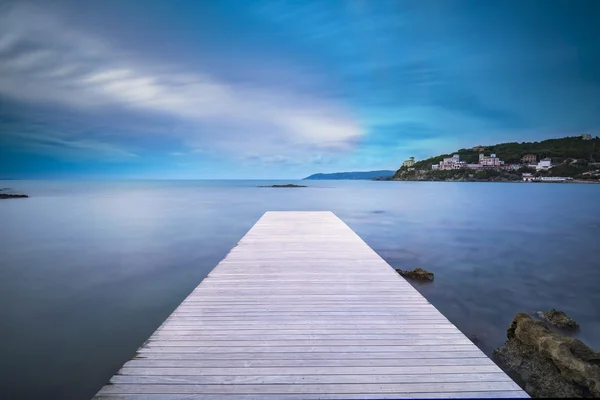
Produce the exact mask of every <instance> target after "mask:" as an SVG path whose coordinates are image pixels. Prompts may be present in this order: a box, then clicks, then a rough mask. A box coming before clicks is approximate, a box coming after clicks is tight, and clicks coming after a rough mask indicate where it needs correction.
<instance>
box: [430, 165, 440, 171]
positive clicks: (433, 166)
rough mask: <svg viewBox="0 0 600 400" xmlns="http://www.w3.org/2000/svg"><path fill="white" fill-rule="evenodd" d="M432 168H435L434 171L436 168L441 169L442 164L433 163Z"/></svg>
mask: <svg viewBox="0 0 600 400" xmlns="http://www.w3.org/2000/svg"><path fill="white" fill-rule="evenodd" d="M431 169H432V170H434V171H436V170H438V169H440V165H439V164H433V165H432V166H431Z"/></svg>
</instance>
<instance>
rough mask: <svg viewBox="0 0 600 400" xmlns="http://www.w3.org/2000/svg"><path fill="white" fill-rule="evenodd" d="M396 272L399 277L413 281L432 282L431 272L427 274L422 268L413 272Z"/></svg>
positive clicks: (399, 270) (398, 270)
mask: <svg viewBox="0 0 600 400" xmlns="http://www.w3.org/2000/svg"><path fill="white" fill-rule="evenodd" d="M396 272H398V273H399V274H400V275H402V276H404V277H406V278H410V279H415V280H419V281H432V280H433V272H429V271H427V270H424V269H422V268H415V269H413V270H402V269H397V270H396Z"/></svg>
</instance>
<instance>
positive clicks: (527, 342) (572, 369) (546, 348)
mask: <svg viewBox="0 0 600 400" xmlns="http://www.w3.org/2000/svg"><path fill="white" fill-rule="evenodd" d="M506 336H507V337H508V341H507V342H506V343H504V346H502V347H501V348H499V349H496V350H494V354H496V355H497V356H498V358H499V359H500V360H501V361H503V362H504V363H506V364H507V365H508V366H509V367H510V368H512V369H513V370H515V371H516V372H517V373H518V374H519V375H521V378H523V380H524V381H525V382H526V387H525V390H526V391H527V392H528V393H529V394H530V395H532V396H534V397H600V352H597V351H594V350H592V349H590V348H589V347H588V346H586V345H585V344H584V343H583V342H582V341H580V340H579V339H575V338H572V337H568V336H564V335H561V334H559V333H556V332H553V331H551V330H550V329H549V328H548V327H546V326H545V325H544V323H543V322H541V321H534V320H533V319H532V318H531V317H530V316H529V315H527V314H524V313H519V314H517V315H516V316H515V319H514V320H513V322H512V323H511V324H510V326H509V328H508V330H507V334H506Z"/></svg>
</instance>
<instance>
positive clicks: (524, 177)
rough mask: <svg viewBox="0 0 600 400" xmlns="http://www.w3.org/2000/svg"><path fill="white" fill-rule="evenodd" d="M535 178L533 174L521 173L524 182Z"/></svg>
mask: <svg viewBox="0 0 600 400" xmlns="http://www.w3.org/2000/svg"><path fill="white" fill-rule="evenodd" d="M534 179H535V176H533V174H530V173H529V172H525V173H523V180H524V181H525V182H531V181H533V180H534Z"/></svg>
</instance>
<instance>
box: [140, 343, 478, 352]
mask: <svg viewBox="0 0 600 400" xmlns="http://www.w3.org/2000/svg"><path fill="white" fill-rule="evenodd" d="M474 347H475V345H474V344H473V343H470V344H459V345H446V344H439V343H438V344H436V345H431V346H427V345H422V346H414V345H413V346H398V345H394V346H389V345H388V346H366V345H363V346H276V347H275V346H272V347H270V348H269V347H266V348H265V351H269V352H272V353H336V352H341V353H378V352H384V353H386V352H392V353H393V352H410V353H413V354H421V353H424V352H428V351H432V352H440V351H469V350H472V349H473V348H474ZM256 348H257V347H255V346H250V347H240V346H237V347H231V346H211V347H206V346H143V347H140V348H139V349H138V353H139V354H144V353H240V352H241V353H243V352H250V351H253V350H256ZM475 348H476V347H475Z"/></svg>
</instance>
